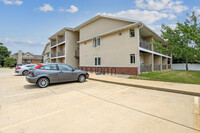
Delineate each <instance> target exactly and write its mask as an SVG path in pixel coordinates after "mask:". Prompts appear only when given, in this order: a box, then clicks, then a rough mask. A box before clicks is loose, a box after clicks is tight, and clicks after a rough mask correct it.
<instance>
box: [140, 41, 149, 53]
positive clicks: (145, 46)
mask: <svg viewBox="0 0 200 133" xmlns="http://www.w3.org/2000/svg"><path fill="white" fill-rule="evenodd" d="M140 47H142V48H145V49H148V50H151V49H152V48H151V44H150V43H149V42H147V41H145V40H142V39H140Z"/></svg>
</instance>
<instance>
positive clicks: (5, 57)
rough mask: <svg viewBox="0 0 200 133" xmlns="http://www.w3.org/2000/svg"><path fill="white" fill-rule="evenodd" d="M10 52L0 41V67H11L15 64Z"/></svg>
mask: <svg viewBox="0 0 200 133" xmlns="http://www.w3.org/2000/svg"><path fill="white" fill-rule="evenodd" d="M10 53H11V51H8V48H7V47H6V46H4V45H3V43H0V67H3V66H7V67H11V66H14V65H15V64H16V61H15V59H14V58H13V57H10Z"/></svg>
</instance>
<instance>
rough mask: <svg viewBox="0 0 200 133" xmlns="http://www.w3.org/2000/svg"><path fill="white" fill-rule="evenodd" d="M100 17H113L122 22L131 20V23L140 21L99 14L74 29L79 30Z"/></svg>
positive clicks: (112, 18)
mask: <svg viewBox="0 0 200 133" xmlns="http://www.w3.org/2000/svg"><path fill="white" fill-rule="evenodd" d="M100 18H107V19H111V20H114V21H122V22H129V23H136V22H138V21H135V20H131V19H125V18H119V17H112V16H107V15H97V16H95V17H93V18H92V19H90V20H88V21H86V22H84V23H82V24H81V25H79V26H77V27H76V28H74V30H75V31H76V30H79V29H80V28H82V27H84V26H86V25H88V24H90V23H93V22H94V21H97V20H98V19H100Z"/></svg>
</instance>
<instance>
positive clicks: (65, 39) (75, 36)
mask: <svg viewBox="0 0 200 133" xmlns="http://www.w3.org/2000/svg"><path fill="white" fill-rule="evenodd" d="M49 40H50V44H51V45H50V47H51V48H50V57H51V60H50V62H51V63H66V64H68V65H70V66H72V67H75V68H78V67H79V53H78V51H79V47H78V43H77V42H78V40H79V33H78V32H75V31H74V30H73V29H71V28H63V29H62V30H60V31H59V32H57V33H56V34H54V35H53V36H51V37H50V38H49Z"/></svg>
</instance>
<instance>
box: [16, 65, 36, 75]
mask: <svg viewBox="0 0 200 133" xmlns="http://www.w3.org/2000/svg"><path fill="white" fill-rule="evenodd" d="M35 66H36V64H26V65H22V66H16V67H15V73H18V74H22V75H25V76H26V75H28V71H29V70H30V69H32V68H34V67H35Z"/></svg>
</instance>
